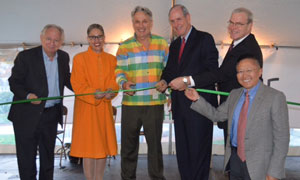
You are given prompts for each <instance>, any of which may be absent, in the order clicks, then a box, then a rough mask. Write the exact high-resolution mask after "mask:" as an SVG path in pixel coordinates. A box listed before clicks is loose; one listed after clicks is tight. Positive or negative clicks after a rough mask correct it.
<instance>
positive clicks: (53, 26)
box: [41, 24, 65, 41]
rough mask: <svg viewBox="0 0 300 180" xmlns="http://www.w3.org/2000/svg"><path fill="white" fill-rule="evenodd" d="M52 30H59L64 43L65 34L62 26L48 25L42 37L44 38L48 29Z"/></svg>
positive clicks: (42, 32)
mask: <svg viewBox="0 0 300 180" xmlns="http://www.w3.org/2000/svg"><path fill="white" fill-rule="evenodd" d="M50 28H55V29H57V30H58V31H59V33H60V38H61V40H62V41H64V39H65V32H64V29H63V28H61V27H60V26H58V25H56V24H47V25H46V26H45V27H44V28H43V30H42V31H41V35H43V36H44V35H45V33H46V31H47V30H48V29H50Z"/></svg>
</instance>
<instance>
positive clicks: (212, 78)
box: [193, 8, 263, 144]
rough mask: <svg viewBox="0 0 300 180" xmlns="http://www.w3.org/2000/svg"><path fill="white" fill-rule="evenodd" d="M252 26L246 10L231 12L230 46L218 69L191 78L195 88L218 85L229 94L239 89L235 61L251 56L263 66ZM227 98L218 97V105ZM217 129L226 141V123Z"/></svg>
mask: <svg viewBox="0 0 300 180" xmlns="http://www.w3.org/2000/svg"><path fill="white" fill-rule="evenodd" d="M252 26H253V14H252V12H251V11H250V10H248V9H246V8H237V9H235V10H233V11H232V14H231V17H230V20H229V21H228V32H229V35H230V38H231V39H232V45H231V46H230V47H229V49H228V52H227V54H226V56H225V58H224V60H223V62H222V65H221V66H220V67H219V69H217V70H215V71H210V72H205V73H202V74H197V75H196V76H193V80H194V81H195V84H196V86H198V87H204V86H207V85H209V84H214V83H218V90H219V91H224V92H230V91H231V90H232V89H236V88H240V87H241V85H240V84H239V83H238V81H237V78H236V68H235V67H236V63H237V60H238V59H239V58H240V57H241V56H243V55H245V54H251V55H253V56H254V57H256V58H257V59H258V61H259V64H260V65H261V67H262V65H263V57H262V52H261V49H260V47H259V45H258V43H257V41H256V39H255V37H254V35H253V34H251V30H252ZM226 98H227V96H221V97H220V104H222V103H223V102H224V101H225V100H226ZM218 127H219V128H221V129H224V140H225V144H226V139H227V133H228V132H227V121H225V122H219V123H218Z"/></svg>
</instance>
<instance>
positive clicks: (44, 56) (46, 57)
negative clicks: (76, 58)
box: [42, 48, 57, 61]
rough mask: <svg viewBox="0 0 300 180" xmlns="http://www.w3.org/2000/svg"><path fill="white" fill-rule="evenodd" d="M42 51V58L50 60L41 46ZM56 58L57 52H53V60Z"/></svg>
mask: <svg viewBox="0 0 300 180" xmlns="http://www.w3.org/2000/svg"><path fill="white" fill-rule="evenodd" d="M42 51H43V58H44V60H47V61H51V59H50V58H49V56H48V55H47V54H46V52H45V50H44V48H42ZM56 59H57V52H56V53H55V56H54V57H53V61H54V60H56Z"/></svg>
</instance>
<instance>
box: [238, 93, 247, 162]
mask: <svg viewBox="0 0 300 180" xmlns="http://www.w3.org/2000/svg"><path fill="white" fill-rule="evenodd" d="M245 96H246V98H245V102H244V104H243V106H242V109H241V112H240V117H239V122H238V132H237V142H238V147H237V154H238V156H239V157H240V159H241V160H242V162H244V161H245V160H246V154H245V134H246V126H247V115H248V107H249V94H248V91H247V92H246V94H245Z"/></svg>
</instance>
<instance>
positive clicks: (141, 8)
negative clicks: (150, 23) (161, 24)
mask: <svg viewBox="0 0 300 180" xmlns="http://www.w3.org/2000/svg"><path fill="white" fill-rule="evenodd" d="M137 12H143V13H145V14H146V15H147V16H149V17H150V19H151V20H152V12H151V11H150V9H149V8H146V7H142V6H136V7H135V8H134V9H133V11H131V18H132V20H133V17H134V15H135V14H136V13H137Z"/></svg>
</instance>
